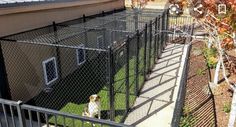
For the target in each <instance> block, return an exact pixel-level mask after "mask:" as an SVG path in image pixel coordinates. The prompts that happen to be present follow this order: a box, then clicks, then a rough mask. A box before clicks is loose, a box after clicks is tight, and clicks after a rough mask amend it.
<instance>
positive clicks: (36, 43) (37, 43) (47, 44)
mask: <svg viewBox="0 0 236 127" xmlns="http://www.w3.org/2000/svg"><path fill="white" fill-rule="evenodd" d="M0 42H10V43H25V44H34V45H42V46H51V47H61V48H70V49H84V50H90V51H100V52H107V50H106V49H95V48H87V47H81V46H68V45H61V44H53V43H51V44H49V43H42V42H34V41H24V40H10V39H0Z"/></svg>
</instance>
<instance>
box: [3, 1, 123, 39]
mask: <svg viewBox="0 0 236 127" xmlns="http://www.w3.org/2000/svg"><path fill="white" fill-rule="evenodd" d="M122 7H124V0H82V1H77V2H66V3H51V4H42V5H37V6H25V7H23V6H22V7H12V8H5V9H0V28H1V29H0V37H2V36H6V35H10V34H14V33H18V32H22V31H26V30H30V29H34V28H39V27H42V26H47V25H50V24H52V22H53V21H55V22H63V21H67V20H71V19H76V18H79V17H82V15H83V14H85V15H93V14H97V13H101V12H102V11H112V10H113V9H119V8H122Z"/></svg>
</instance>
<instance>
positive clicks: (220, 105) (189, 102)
mask: <svg viewBox="0 0 236 127" xmlns="http://www.w3.org/2000/svg"><path fill="white" fill-rule="evenodd" d="M204 46H205V44H204V42H199V41H195V42H193V44H192V49H191V51H190V56H189V65H188V66H189V70H188V78H187V84H186V94H185V102H184V108H183V116H182V126H183V125H185V127H209V126H210V127H212V126H217V127H226V126H227V125H228V120H229V113H227V112H226V111H225V107H226V106H227V107H231V100H232V91H230V87H229V85H228V84H227V83H226V82H225V81H224V80H221V81H220V82H219V84H218V87H216V88H215V89H214V90H213V91H211V90H210V88H209V85H208V84H209V82H210V81H212V80H213V76H214V69H211V70H209V69H208V67H207V64H206V61H205V58H204V56H203V54H202V53H201V52H200V53H199V51H201V49H203V48H204ZM228 54H230V55H232V54H233V55H235V52H234V51H230V52H228ZM221 78H222V79H223V77H222V75H220V79H221ZM229 79H230V81H233V82H236V75H232V74H231V75H230V77H229ZM186 116H191V117H186ZM183 120H185V124H183ZM186 121H187V122H186ZM186 123H187V124H186ZM186 125H187V126H186Z"/></svg>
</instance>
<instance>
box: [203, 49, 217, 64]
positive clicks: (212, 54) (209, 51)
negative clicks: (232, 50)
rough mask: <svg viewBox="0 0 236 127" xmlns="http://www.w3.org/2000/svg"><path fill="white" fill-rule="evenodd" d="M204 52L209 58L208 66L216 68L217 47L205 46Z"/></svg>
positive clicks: (207, 58)
mask: <svg viewBox="0 0 236 127" xmlns="http://www.w3.org/2000/svg"><path fill="white" fill-rule="evenodd" d="M203 54H204V56H205V58H206V60H207V66H208V67H210V68H215V67H216V65H217V62H218V59H217V49H216V48H204V49H203Z"/></svg>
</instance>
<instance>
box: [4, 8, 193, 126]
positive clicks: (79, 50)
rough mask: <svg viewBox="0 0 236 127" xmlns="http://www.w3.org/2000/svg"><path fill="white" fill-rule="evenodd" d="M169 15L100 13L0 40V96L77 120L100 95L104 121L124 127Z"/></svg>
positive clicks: (162, 43) (159, 47) (155, 12)
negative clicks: (1, 70) (0, 76)
mask: <svg viewBox="0 0 236 127" xmlns="http://www.w3.org/2000/svg"><path fill="white" fill-rule="evenodd" d="M167 12H168V11H167V10H142V11H133V10H124V11H120V12H116V13H112V14H107V13H104V12H103V13H101V14H100V15H97V17H96V18H91V19H89V18H86V17H85V16H83V18H79V19H76V20H73V21H68V22H64V23H59V24H56V23H53V25H51V26H47V27H44V28H39V29H35V30H31V31H27V32H23V33H19V34H15V35H11V36H7V37H4V38H1V39H0V46H1V51H2V56H3V58H4V63H5V64H4V67H5V72H6V79H7V83H6V85H5V86H6V90H7V91H9V92H8V94H7V93H6V94H7V95H5V96H4V97H5V98H7V99H11V100H14V101H17V100H21V101H23V102H24V103H25V104H29V105H34V106H39V107H44V108H49V109H54V110H58V111H62V112H67V113H73V114H77V115H81V114H82V112H83V110H84V107H85V106H86V104H87V103H88V101H89V100H88V98H89V96H90V95H92V94H98V95H99V96H100V97H101V114H102V119H110V120H112V121H116V122H123V121H124V119H125V117H126V115H127V113H128V112H129V109H130V108H131V106H132V105H133V103H134V101H135V98H136V96H138V95H139V90H140V89H141V88H142V86H143V84H144V81H145V79H146V78H147V76H148V74H149V72H150V71H151V69H152V67H153V66H154V64H155V61H156V58H157V57H158V56H159V55H160V53H161V50H162V49H163V48H164V46H165V43H166V42H167V41H168V39H169V37H168V32H166V31H167V30H168V25H169V23H168V21H169V16H168V13H167ZM187 27H188V28H190V26H189V25H186V28H187ZM186 32H188V31H186ZM172 40H173V38H172ZM26 114H27V113H26ZM28 116H29V117H31V116H30V115H29V114H28ZM41 117H42V118H41V121H43V120H44V117H43V115H42V116H41ZM55 121H56V123H57V124H61V125H62V124H63V123H62V122H63V120H62V118H54V117H53V118H50V119H49V122H50V123H52V124H55ZM70 124H71V123H70V122H68V121H67V122H66V125H67V126H70ZM63 125H64V124H63Z"/></svg>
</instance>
